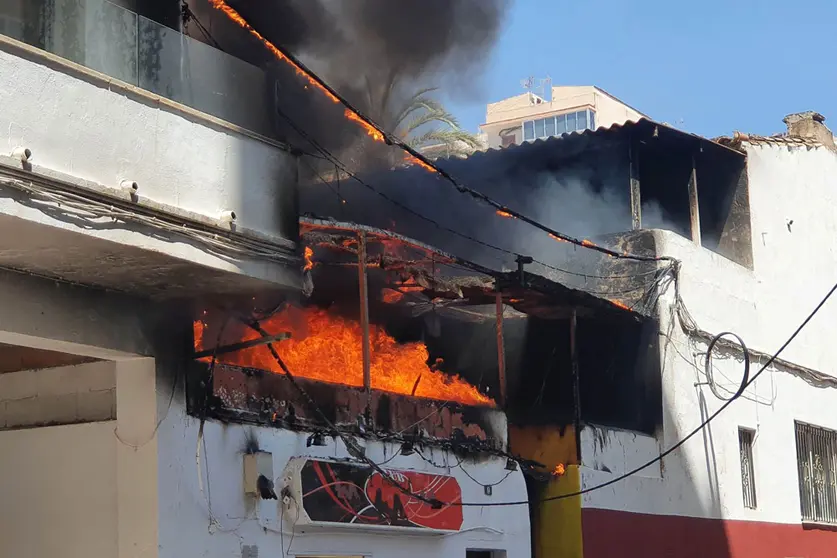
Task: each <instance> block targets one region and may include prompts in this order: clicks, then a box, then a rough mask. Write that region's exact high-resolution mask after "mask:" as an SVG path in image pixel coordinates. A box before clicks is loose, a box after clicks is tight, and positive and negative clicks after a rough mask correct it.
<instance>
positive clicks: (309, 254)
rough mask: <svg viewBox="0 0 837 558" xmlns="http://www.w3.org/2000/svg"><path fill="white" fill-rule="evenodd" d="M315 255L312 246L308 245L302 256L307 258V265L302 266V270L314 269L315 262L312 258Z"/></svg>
mask: <svg viewBox="0 0 837 558" xmlns="http://www.w3.org/2000/svg"><path fill="white" fill-rule="evenodd" d="M313 256H314V250H312V249H311V247H310V246H306V247H305V250H304V251H303V253H302V257H303V258H305V266H304V267H303V268H302V271H311V270H312V269H314V262H313V260H311V258H312V257H313Z"/></svg>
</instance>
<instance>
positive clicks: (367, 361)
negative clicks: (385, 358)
mask: <svg viewBox="0 0 837 558" xmlns="http://www.w3.org/2000/svg"><path fill="white" fill-rule="evenodd" d="M357 236H358V245H357V263H358V265H357V270H358V271H357V274H358V275H357V277H358V285H359V286H360V328H361V331H362V333H363V341H362V343H363V347H362V349H363V388H364V389H365V390H366V393H367V402H368V399H369V398H368V396H369V394H370V391H371V389H372V377H371V361H372V358H371V347H370V346H369V289H368V287H367V284H366V233H365V232H363V231H360V232H359V233H358V235H357Z"/></svg>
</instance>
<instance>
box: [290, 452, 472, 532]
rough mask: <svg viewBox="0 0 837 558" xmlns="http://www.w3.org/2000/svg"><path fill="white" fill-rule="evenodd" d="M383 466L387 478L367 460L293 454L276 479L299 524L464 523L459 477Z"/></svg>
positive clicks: (400, 526) (431, 528)
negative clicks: (364, 461)
mask: <svg viewBox="0 0 837 558" xmlns="http://www.w3.org/2000/svg"><path fill="white" fill-rule="evenodd" d="M381 470H382V471H383V472H384V474H385V475H386V478H385V477H384V475H382V474H381V472H380V471H378V470H376V469H375V468H373V467H371V466H370V465H368V464H366V463H363V462H357V461H350V460H342V461H341V460H321V459H313V458H309V457H297V458H293V459H291V460H290V461H288V465H287V466H286V467H285V470H284V472H283V474H282V477H281V478H280V479H279V482H278V483H277V484H278V485H279V486H277V491H280V498H281V500H282V502H281V505H282V506H284V507H285V510H284V513H285V514H286V515H285V517H291V518H293V519H294V520H296V521H295V525H297V526H306V525H307V526H311V527H319V528H331V529H334V528H349V529H363V530H371V531H386V532H399V531H401V532H405V531H406V532H410V533H412V534H427V535H443V534H448V533H452V532H457V531H459V530H460V529H461V528H462V506H460V505H456V504H457V503H461V501H462V491H461V488H460V486H459V482H458V481H457V480H456V479H455V478H454V477H452V476H447V475H435V474H430V473H423V472H420V471H408V470H395V469H387V470H383V469H381ZM428 501H431V502H439V503H438V504H437V503H433V504H431V503H428ZM296 518H299V519H298V520H297V519H296Z"/></svg>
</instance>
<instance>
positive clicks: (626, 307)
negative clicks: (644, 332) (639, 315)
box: [609, 300, 631, 310]
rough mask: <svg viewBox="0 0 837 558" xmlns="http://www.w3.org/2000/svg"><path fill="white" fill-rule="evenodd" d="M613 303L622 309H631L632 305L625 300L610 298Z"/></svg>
mask: <svg viewBox="0 0 837 558" xmlns="http://www.w3.org/2000/svg"><path fill="white" fill-rule="evenodd" d="M609 302H610V303H611V304H612V305H614V306H616V307H617V308H621V309H622V310H630V309H631V307H630V306H628V305H627V304H625V303H624V302H619V301H618V300H610V301H609Z"/></svg>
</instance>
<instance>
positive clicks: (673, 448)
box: [453, 283, 837, 507]
mask: <svg viewBox="0 0 837 558" xmlns="http://www.w3.org/2000/svg"><path fill="white" fill-rule="evenodd" d="M835 291H837V283H835V284H834V286H832V287H831V289H830V290H829V291H828V293H827V294H826V295H825V297H824V298H823V299H822V300H821V301H820V302H819V304H817V306H816V307H815V308H814V310H813V311H812V312H811V313H810V314H808V317H806V318H805V320H804V321H803V322H802V323H801V324H800V325H799V327H797V328H796V329H795V330H794V332H793V333H792V334H791V336H790V337H789V338H788V339H787V341H785V342H784V343H783V344H782V346H781V347H779V349H778V350H777V351H776V352H775V353H773V355H772V356H771V357H770V358H769V359H768V361H767V362H766V363H764V365H762V367H761V368H760V369H759V370H758V372H756V373H755V374H754V375H753V376H752V377H750V376H749V366H750V357H749V353H746V352H745V367H746V368H747V370H746V373H745V374H746V375H747V377H748V380H747V381H746V382H742V384H741V386H740V387H739V390H738V392H737V393H738V394H739V395H740V394H741V393H743V392H744V390H745V389H747V388H748V387H749V386H750V385H752V384H753V382H755V381H756V380H757V379H758V377H759V376H761V374H762V373H763V372H764V371H765V370H767V368H768V367H769V366H770V365H771V364H772V363H773V361H775V360H776V359H777V358H778V357H779V355H781V354H782V353H783V352H784V350H785V349H786V348H787V347H788V345H790V344H791V343H792V342H793V340H794V339H796V337H797V336H798V335H799V334H800V333H801V332H802V330H803V329H805V327H806V326H807V325H808V323H809V322H810V321H811V320H812V319H813V318H814V316H816V315H817V313H818V312H819V311H820V309H822V307H823V306H825V303H826V302H828V300H829V299H830V298H831V296H832V295H833V294H834V292H835ZM724 335H726V334H724V333H722V334H720V335H716V336H715V337H714V338H713V339H714V340H715V341H716V342H717V341H718V340H719V339H720V338H721V337H723V336H724ZM736 337H737V336H736ZM745 349H746V347H745ZM736 400H737V398H733V399H730V400H728V401H725V402H724V403H723V404H722V405H721V406H720V407H719V408H718V410H716V411H715V412H714V413H712V414H711V415H709V416H708V417H707V418H706V420H704V421H703V422H702V423H701V424H700V425H698V426H697V427H696V428H695V429H694V430H692V431H691V432H690V433H689V434H687V435H686V436H684V437H683V438H681V439H680V440H679V441H678V442H677V443H675V444H674V445H672V446H671V447H669V448H668V449H667V450H666V451H664V452H662V453H661V454H660V455H659V456H657V457H655V458H654V459H651V460H650V461H648V462H647V463H645V464H643V465H640V466H639V467H636V468H634V469H631V470H630V471H628V472H626V473H624V474H622V475H619V476H618V477H614V478H612V479H610V480H609V481H606V482H603V483H601V484H597V485H594V486H591V487H589V488H584V489H582V490H578V491H575V492H571V493H568V494H561V495H557V496H551V497H548V498H542V499H541V500H539V501H538V502H539V503H542V502H552V501H554V500H563V499H565V498H574V497H577V496H582V495H584V494H588V493H590V492H594V491H596V490H601V489H602V488H606V487H608V486H612V485H614V484H616V483H618V482H621V481H623V480H625V479H626V478H628V477H631V476H633V475H635V474H637V473H639V472H640V471H642V470H644V469H647V468H648V467H650V466H651V465H653V464H655V463H657V462H660V461H662V460H663V459H665V458H666V457H667V456H669V455H671V454H672V453H673V452H675V451H676V450H678V449H679V448H680V447H682V446H683V445H684V444H685V443H686V442H687V441H689V440H690V439H691V438H692V437H693V436H695V435H697V434H698V433H699V432H700V431H702V430H703V429H704V428H706V426H707V425H708V424H709V423H710V422H712V421H713V420H714V419H715V417H717V416H718V415H720V414H721V413H722V412H723V411H724V410H725V409H726V408H727V407H729V406H730V405H732V403H733V402H735V401H736ZM530 503H531V502H529V501H528V500H521V501H517V502H485V503H470V502H463V503H453V505H461V506H486V507H498V506H522V505H528V504H530Z"/></svg>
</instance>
